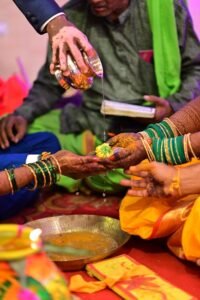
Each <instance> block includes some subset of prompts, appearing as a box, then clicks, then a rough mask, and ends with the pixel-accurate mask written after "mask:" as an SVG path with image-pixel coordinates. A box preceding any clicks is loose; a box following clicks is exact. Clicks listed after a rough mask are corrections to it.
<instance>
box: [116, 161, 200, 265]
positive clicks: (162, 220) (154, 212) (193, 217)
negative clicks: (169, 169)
mask: <svg viewBox="0 0 200 300" xmlns="http://www.w3.org/2000/svg"><path fill="white" fill-rule="evenodd" d="M194 162H195V161H194ZM196 162H197V161H196ZM198 163H199V161H198ZM120 222H121V227H122V229H123V230H124V231H126V232H128V233H130V234H132V235H137V236H140V237H141V238H143V239H154V238H160V237H167V238H168V241H167V244H168V247H169V249H170V250H171V251H172V252H173V253H174V254H175V255H177V256H178V257H179V258H184V259H187V260H191V261H195V262H199V261H200V195H189V196H185V197H179V198H172V197H166V198H164V197H163V198H155V197H133V196H125V197H124V199H123V200H122V203H121V206H120ZM198 260H199V261H198Z"/></svg>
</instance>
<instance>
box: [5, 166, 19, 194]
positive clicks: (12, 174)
mask: <svg viewBox="0 0 200 300" xmlns="http://www.w3.org/2000/svg"><path fill="white" fill-rule="evenodd" d="M7 172H8V175H9V177H10V181H11V184H12V187H13V193H15V192H16V191H18V186H17V182H16V180H15V173H14V169H7Z"/></svg>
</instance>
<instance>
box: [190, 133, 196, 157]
mask: <svg viewBox="0 0 200 300" xmlns="http://www.w3.org/2000/svg"><path fill="white" fill-rule="evenodd" d="M190 136H191V133H188V145H189V148H190V151H191V153H192V155H193V157H194V158H196V159H198V157H197V156H196V154H195V153H194V150H193V148H192V144H191V140H190Z"/></svg>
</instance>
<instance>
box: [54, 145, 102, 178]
mask: <svg viewBox="0 0 200 300" xmlns="http://www.w3.org/2000/svg"><path fill="white" fill-rule="evenodd" d="M54 156H55V158H56V159H57V161H58V163H59V165H60V167H61V172H62V174H63V175H66V176H69V177H72V178H74V179H78V178H84V177H87V176H92V175H97V174H100V173H104V172H106V168H105V166H103V165H102V164H101V163H100V161H101V159H100V158H98V157H95V156H80V155H77V154H74V153H72V152H70V151H66V150H61V151H58V152H56V153H55V154H54Z"/></svg>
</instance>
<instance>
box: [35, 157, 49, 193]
mask: <svg viewBox="0 0 200 300" xmlns="http://www.w3.org/2000/svg"><path fill="white" fill-rule="evenodd" d="M35 164H36V165H37V167H38V168H39V169H40V171H41V173H42V176H43V179H44V183H43V185H42V187H43V188H44V187H45V186H46V185H47V179H46V175H45V173H44V171H43V169H42V167H41V166H40V165H39V164H38V163H37V162H36V163H35Z"/></svg>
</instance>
